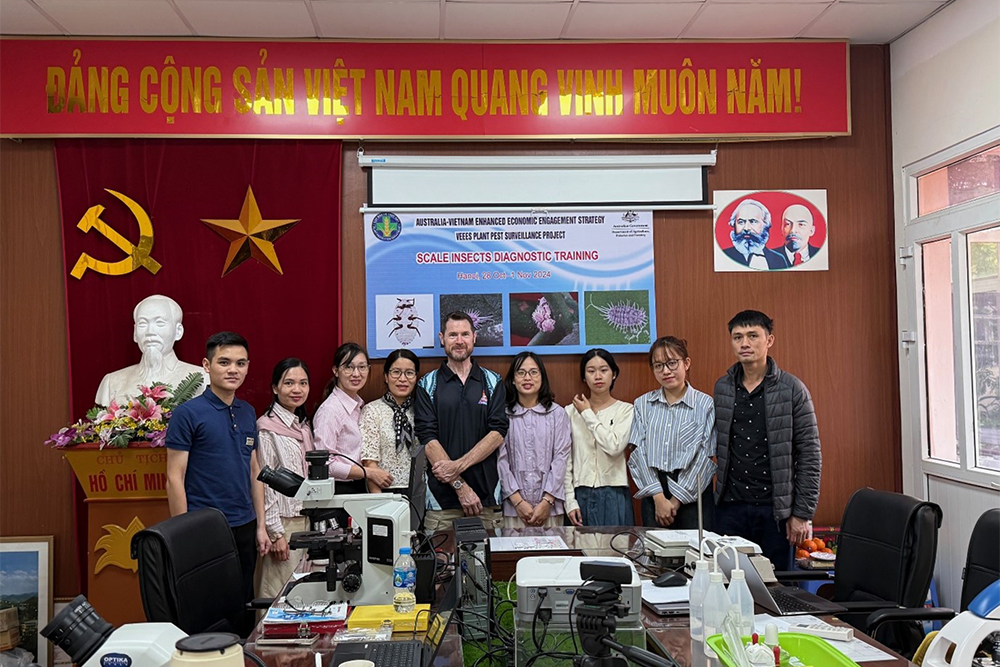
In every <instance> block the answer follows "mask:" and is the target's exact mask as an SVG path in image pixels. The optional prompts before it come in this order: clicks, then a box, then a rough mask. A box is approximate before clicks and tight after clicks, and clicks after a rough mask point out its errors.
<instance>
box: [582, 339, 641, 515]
mask: <svg viewBox="0 0 1000 667" xmlns="http://www.w3.org/2000/svg"><path fill="white" fill-rule="evenodd" d="M580 379H581V380H583V382H584V383H585V384H586V385H587V388H588V389H589V390H590V397H589V398H588V397H587V396H585V395H584V394H577V395H576V396H574V397H573V404H572V405H567V406H566V412H567V413H568V414H569V422H570V428H571V430H572V433H573V455H572V456H571V457H570V461H569V465H568V466H567V468H566V513H567V515H568V516H569V520H570V521H571V522H572V523H573V525H576V526H631V525H632V524H633V523H634V522H635V520H634V514H633V512H632V499H631V494H630V493H629V488H628V474H627V473H626V472H625V448H626V447H628V437H629V432H630V431H631V429H632V404H631V403H626V402H625V401H619V400H618V399H617V398H615V397H614V396H612V395H611V390H612V389H614V386H615V380H617V379H618V364H616V363H615V358H614V356H613V355H612V354H611V353H610V352H608V351H607V350H604V349H601V348H595V349H592V350H588V351H587V352H586V353H585V354H584V355H583V358H582V359H581V360H580Z"/></svg>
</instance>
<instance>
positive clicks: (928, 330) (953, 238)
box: [901, 128, 1000, 486]
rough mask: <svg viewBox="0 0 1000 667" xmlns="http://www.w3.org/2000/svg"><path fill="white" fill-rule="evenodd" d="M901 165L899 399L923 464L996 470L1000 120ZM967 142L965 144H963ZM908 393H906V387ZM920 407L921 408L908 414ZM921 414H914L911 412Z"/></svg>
mask: <svg viewBox="0 0 1000 667" xmlns="http://www.w3.org/2000/svg"><path fill="white" fill-rule="evenodd" d="M977 139H978V141H979V142H980V143H978V145H975V141H976V140H973V141H972V142H968V143H966V144H965V145H964V146H960V147H956V148H955V149H952V150H950V151H946V152H944V153H943V154H941V155H938V156H935V157H932V158H930V159H928V160H924V161H922V162H921V163H919V164H917V165H911V166H910V167H908V168H907V169H906V170H905V173H904V181H905V188H906V190H905V195H904V196H905V200H904V204H905V206H906V213H907V223H906V226H905V228H904V244H905V245H904V251H903V252H902V254H901V257H902V258H903V259H904V261H906V262H908V264H907V266H908V267H909V266H912V267H913V268H914V269H915V270H914V271H910V272H908V273H907V274H906V280H907V281H913V282H912V283H911V284H910V285H908V292H909V294H910V295H911V297H910V298H911V301H912V303H910V304H909V308H908V309H906V310H905V311H901V320H902V324H903V326H904V327H912V329H913V332H912V334H908V335H904V341H907V343H908V344H909V345H911V346H912V347H911V348H910V349H909V354H907V355H906V357H905V362H904V363H906V364H907V365H908V366H909V368H908V371H909V374H908V375H909V377H910V378H911V379H915V380H916V382H913V385H914V386H913V387H912V388H911V392H910V398H912V399H917V400H915V401H912V402H911V404H910V405H908V406H904V414H905V413H906V412H908V411H909V412H911V415H910V418H911V419H913V422H912V423H917V422H919V424H920V428H919V429H915V430H914V432H913V433H912V440H913V442H911V443H910V444H911V446H912V447H913V448H914V450H916V449H917V448H919V455H917V456H914V457H913V459H915V460H914V463H917V462H919V463H918V466H919V468H920V471H921V472H922V473H925V474H932V475H937V476H941V477H949V478H953V479H961V480H962V481H966V482H971V483H975V484H980V485H984V486H987V485H991V484H992V485H994V486H996V485H997V480H998V479H1000V474H998V473H1000V128H995V129H994V130H992V131H990V132H988V133H986V134H985V135H983V136H980V137H979V138H977ZM970 144H971V145H970ZM903 396H904V400H906V394H905V392H904V394H903ZM916 411H919V415H917V414H912V413H915V412H916ZM917 417H919V419H917Z"/></svg>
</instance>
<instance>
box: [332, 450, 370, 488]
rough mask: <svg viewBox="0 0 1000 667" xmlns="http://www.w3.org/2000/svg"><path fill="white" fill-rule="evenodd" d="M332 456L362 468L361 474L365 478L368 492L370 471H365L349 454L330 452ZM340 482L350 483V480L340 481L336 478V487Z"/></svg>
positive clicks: (334, 481)
mask: <svg viewBox="0 0 1000 667" xmlns="http://www.w3.org/2000/svg"><path fill="white" fill-rule="evenodd" d="M330 456H339V457H340V458H342V459H347V460H348V461H350V462H351V463H353V464H354V465H356V466H358V467H359V468H361V474H362V475H364V476H365V478H364V479H365V490H366V491H367V490H368V471H366V470H365V467H364V466H363V465H361V464H360V463H358V462H357V461H355V460H354V459H352V458H351V457H350V456H348V455H347V454H341V453H340V452H330ZM338 481H341V482H345V481H350V480H338V479H336V478H334V480H333V483H334V486H336V484H337V482H338Z"/></svg>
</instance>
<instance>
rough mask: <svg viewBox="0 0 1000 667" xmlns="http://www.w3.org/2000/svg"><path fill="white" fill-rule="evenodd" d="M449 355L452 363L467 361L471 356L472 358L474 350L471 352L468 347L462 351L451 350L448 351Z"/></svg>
mask: <svg viewBox="0 0 1000 667" xmlns="http://www.w3.org/2000/svg"><path fill="white" fill-rule="evenodd" d="M447 355H448V358H449V359H451V360H452V361H465V360H466V359H468V358H469V357H470V356H472V350H470V349H469V348H468V347H463V348H462V349H461V350H457V349H455V348H451V349H450V350H448V352H447Z"/></svg>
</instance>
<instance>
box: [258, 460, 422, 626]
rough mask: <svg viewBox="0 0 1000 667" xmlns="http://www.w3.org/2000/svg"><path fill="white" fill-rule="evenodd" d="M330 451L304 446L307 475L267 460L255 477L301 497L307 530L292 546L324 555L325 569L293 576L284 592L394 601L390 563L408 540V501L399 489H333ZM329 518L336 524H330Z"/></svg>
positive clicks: (312, 556)
mask: <svg viewBox="0 0 1000 667" xmlns="http://www.w3.org/2000/svg"><path fill="white" fill-rule="evenodd" d="M329 458H330V452H328V451H325V450H319V451H311V452H306V464H307V466H308V473H307V474H308V478H307V479H303V478H302V477H301V476H300V475H297V474H295V473H294V472H292V471H291V470H289V469H287V468H278V469H277V470H275V469H273V468H270V467H268V466H264V468H263V470H261V471H260V475H258V477H257V479H258V480H260V481H261V482H263V483H265V484H267V485H268V486H269V487H271V488H272V489H274V490H275V491H277V492H278V493H280V494H282V495H285V496H288V497H290V498H295V499H296V500H301V501H302V506H303V507H302V514H303V515H305V516H306V517H307V518H308V519H309V530H308V531H304V532H299V533H292V535H291V536H290V538H289V540H288V546H289V548H291V549H305V550H306V553H307V558H308V559H309V560H311V561H318V562H321V561H323V560H326V565H325V567H324V569H323V571H322V572H312V573H310V574H307V575H305V576H304V577H302V578H300V579H298V580H296V581H294V582H293V583H292V584H291V585H290V587H289V588H287V589H286V590H285V596H286V597H289V596H293V595H294V596H295V597H299V598H301V599H302V600H305V601H306V604H308V603H310V602H314V601H324V602H346V603H348V604H349V605H351V606H355V605H373V604H392V598H393V593H394V591H393V585H392V568H393V563H394V562H395V560H396V557H397V555H398V554H399V549H400V547H407V546H410V536H411V534H412V532H411V531H410V506H409V501H408V500H407V499H406V497H405V496H402V495H400V494H395V493H372V494H367V493H357V494H340V495H336V494H335V493H334V485H335V481H334V480H333V479H330V472H329V469H328V467H327V461H328V460H329ZM331 519H332V520H334V521H335V524H336V525H335V526H334V527H329V525H330V522H331Z"/></svg>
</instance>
